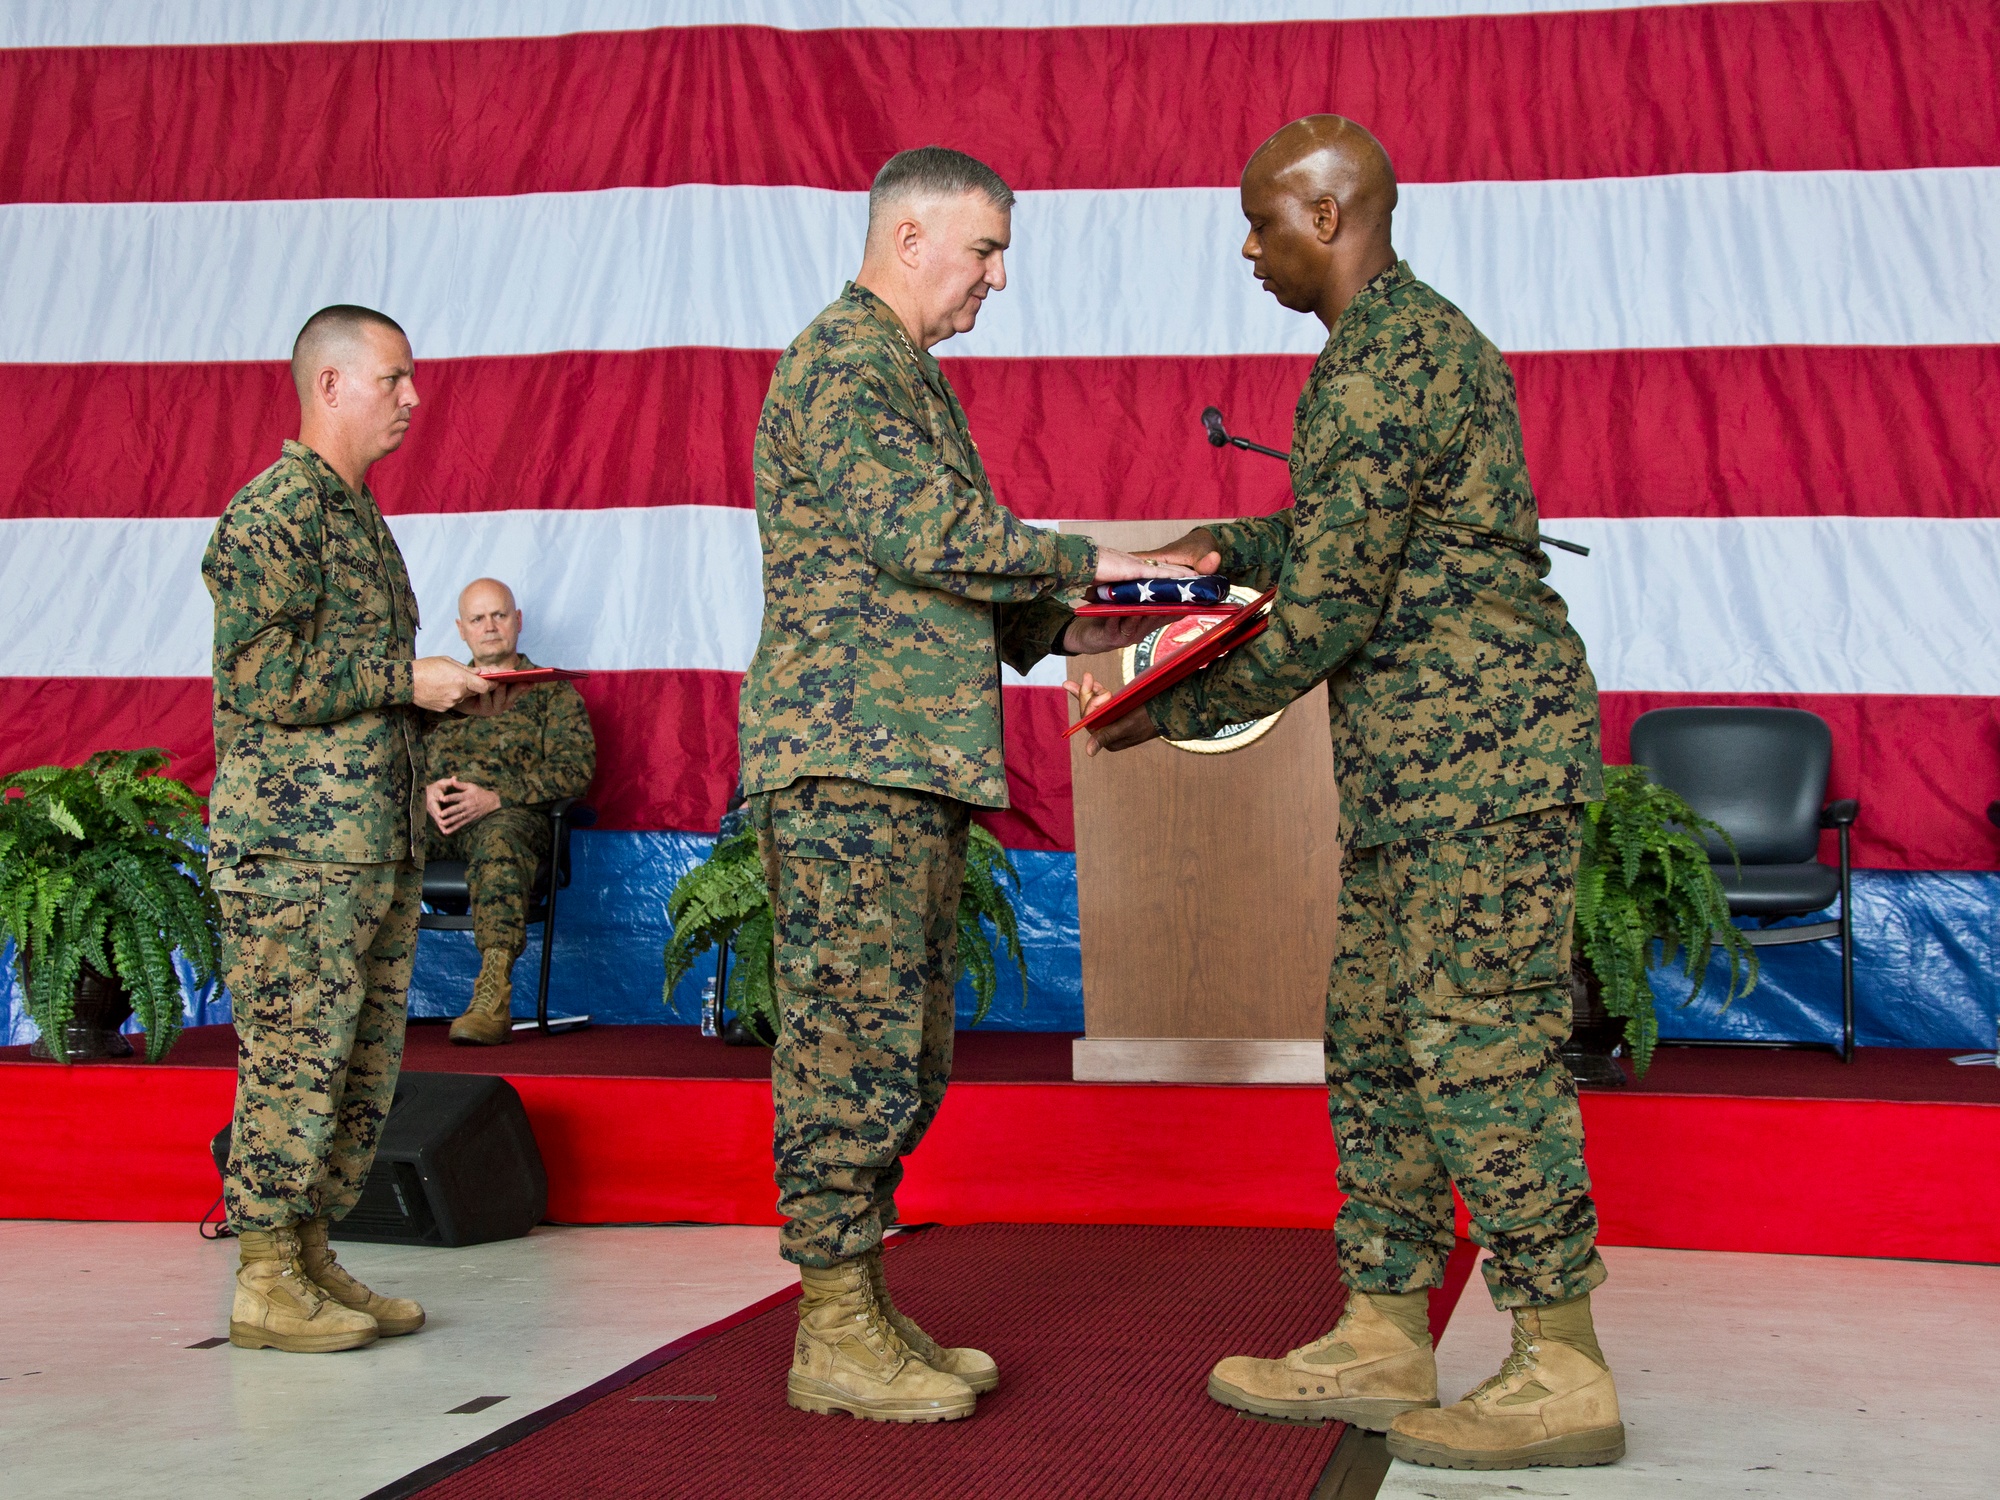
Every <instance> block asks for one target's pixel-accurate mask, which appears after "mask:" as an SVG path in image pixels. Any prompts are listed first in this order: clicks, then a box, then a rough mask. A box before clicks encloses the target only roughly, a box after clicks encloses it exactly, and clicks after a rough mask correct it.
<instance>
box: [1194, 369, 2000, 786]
mask: <svg viewBox="0 0 2000 1500" xmlns="http://www.w3.org/2000/svg"><path fill="white" fill-rule="evenodd" d="M1201 426H1202V431H1204V432H1206V433H1207V434H1208V445H1209V447H1211V448H1242V449H1244V450H1245V451H1247V452H1250V453H1268V454H1270V455H1271V457H1273V458H1282V459H1284V460H1285V461H1286V462H1287V463H1289V462H1290V461H1291V457H1292V455H1291V454H1289V453H1281V452H1280V451H1279V450H1278V449H1276V448H1266V447H1265V446H1264V445H1263V444H1262V443H1253V442H1251V441H1250V439H1248V438H1246V437H1233V436H1231V435H1230V432H1229V429H1228V428H1227V427H1225V426H1223V425H1222V409H1221V408H1220V407H1216V406H1204V407H1203V408H1202V409H1201ZM1535 540H1536V541H1537V542H1538V543H1540V544H1541V545H1542V546H1544V547H1560V548H1562V550H1563V551H1565V552H1574V553H1575V554H1576V555H1577V556H1578V557H1588V556H1590V549H1589V548H1588V547H1585V546H1582V545H1580V544H1579V543H1576V542H1566V541H1564V540H1563V539H1562V538H1561V537H1554V536H1541V537H1537V538H1536V539H1535ZM1507 545H1510V546H1511V545H1513V544H1512V543H1509V544H1507ZM1993 805H1994V807H1996V808H2000V802H1996V803H1994V804H1993ZM1994 822H1996V823H2000V818H1995V819H1994Z"/></svg>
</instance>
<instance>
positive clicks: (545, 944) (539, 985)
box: [535, 892, 556, 1036]
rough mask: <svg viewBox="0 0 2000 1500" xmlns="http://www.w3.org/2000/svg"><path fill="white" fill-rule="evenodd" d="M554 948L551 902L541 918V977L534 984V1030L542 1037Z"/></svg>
mask: <svg viewBox="0 0 2000 1500" xmlns="http://www.w3.org/2000/svg"><path fill="white" fill-rule="evenodd" d="M553 894H554V893H553V892H551V895H553ZM555 946H556V907H555V902H554V901H553V900H551V901H550V902H549V912H548V915H547V916H545V917H543V918H542V975H541V978H540V979H539V980H538V981H537V982H536V984H535V1029H536V1030H537V1031H539V1032H541V1034H542V1035H543V1036H547V1035H548V1034H549V959H550V957H551V956H552V955H553V953H554V950H555Z"/></svg>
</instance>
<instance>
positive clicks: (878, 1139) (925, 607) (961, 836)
mask: <svg viewBox="0 0 2000 1500" xmlns="http://www.w3.org/2000/svg"><path fill="white" fill-rule="evenodd" d="M1012 203H1013V194H1012V193H1011V192H1010V191H1009V190H1008V188H1007V185H1006V184H1005V183H1003V182H1002V181H1001V180H1000V178H999V177H998V176H996V175H995V174H994V173H993V172H992V171H991V170H990V169H988V168H986V167H984V166H982V165H981V164H980V163H978V162H977V161H974V160H973V159H972V158H971V157H968V156H964V155H961V154H960V153H958V152H955V151H946V150H942V149H940V148H935V147H928V148H924V149H922V150H918V151H906V152H903V153H902V154H900V155H898V156H896V157H893V158H892V159H891V160H890V161H889V163H888V164H887V165H886V166H884V167H883V169H882V171H881V173H880V175H878V176H877V177H876V179H875V183H874V187H873V188H872V190H871V191H870V193H869V220H868V243H867V249H866V251H865V253H864V256H863V261H862V266H861V271H860V273H859V275H858V276H856V278H855V280H854V281H853V282H850V283H849V284H848V286H847V288H846V290H844V291H843V292H842V293H841V295H840V297H839V298H838V300H836V301H835V302H834V303H833V304H832V305H831V306H830V307H828V308H827V309H826V310H825V311H824V312H822V313H821V314H820V315H819V316H818V317H817V318H815V319H814V320H813V321H812V323H811V324H810V325H809V326H808V327H807V328H806V330H805V331H804V332H803V333H801V334H800V335H799V336H798V338H797V339H795V340H793V342H792V345H791V347H790V348H788V349H787V350H785V352H784V354H783V355H782V356H780V358H779V360H778V368H777V371H776V373H775V374H774V375H773V376H772V379H771V388H770V393H769V395H768V396H767V397H766V398H765V402H764V410H763V415H762V417H761V418H760V420H759V422H758V426H757V446H756V476H757V527H758V534H759V536H760V538H761V540H762V542H763V553H764V625H763V634H762V637H761V638H760V640H759V642H758V645H757V654H756V657H755V659H754V660H753V661H752V662H751V665H750V672H749V675H748V677H747V678H746V679H745V681H744V684H743V697H742V763H743V788H744V791H745V792H746V793H748V794H749V797H750V810H751V819H752V822H753V824H754V826H755V827H756V829H757V833H758V842H759V847H760V849H761V852H762V855H763V860H764V870H765V875H766V877H767V879H768V881H769V885H770V893H771V908H772V912H773V915H774V917H775V919H776V925H777V932H776V987H777V999H778V1005H779V1009H780V1013H781V1016H782V1025H781V1027H780V1032H779V1036H778V1041H777V1046H776V1048H775V1051H774V1054H773V1057H772V1065H771V1078H772V1093H773V1097H774V1102H775V1105H776V1110H777V1129H776V1135H775V1139H774V1154H775V1156H776V1164H777V1179H778V1204H779V1208H780V1210H781V1211H782V1212H783V1213H784V1215H785V1218H786V1224H785V1229H784V1234H783V1238H782V1241H781V1244H782V1248H783V1252H784V1254H785V1257H786V1258H787V1259H789V1260H791V1261H793V1262H795V1263H796V1264H797V1265H798V1266H799V1267H800V1277H801V1280H802V1281H803V1283H804V1292H803V1296H802V1297H801V1299H800V1303H799V1332H798V1338H797V1341H796V1345H795V1348H794V1360H793V1364H792V1369H791V1373H790V1376H789V1378H788V1384H787V1390H788V1395H789V1399H790V1401H791V1403H792V1405H794V1406H796V1407H800V1408H803V1409H805V1410H808V1411H818V1412H832V1411H846V1412H850V1413H852V1414H854V1415H856V1416H861V1417H868V1418H871V1419H876V1420H893V1421H938V1420H949V1419H951V1418H954V1417H962V1416H965V1415H967V1414H968V1413H970V1412H971V1410H972V1407H973V1397H974V1394H975V1392H977V1391H982V1390H990V1389H992V1388H993V1386H994V1385H995V1384H996V1383H997V1382H998V1380H999V1372H998V1371H997V1370H996V1369H995V1367H994V1364H993V1361H992V1360H991V1359H990V1358H988V1357H987V1356H986V1355H985V1354H982V1353H980V1352H979V1351H978V1350H975V1349H947V1348H941V1347H939V1346H938V1345H937V1344H936V1343H934V1342H933V1341H932V1340H931V1339H930V1338H928V1337H927V1336H926V1335H925V1334H924V1333H923V1331H922V1330H921V1329H919V1328H918V1327H917V1326H916V1324H914V1323H912V1322H911V1321H910V1320H909V1319H908V1318H906V1317H904V1316H903V1315H902V1314H900V1313H899V1312H897V1311H896V1309H895V1307H894V1305H893V1304H892V1303H891V1302H890V1300H889V1295H888V1291H887V1288H886V1287H885V1286H884V1284H883V1281H882V1267H881V1257H880V1249H881V1243H882V1233H883V1231H884V1230H885V1229H886V1228H887V1227H889V1226H890V1225H891V1224H893V1223H894V1222H895V1216H896V1205H895V1192H896V1184H897V1183H898V1181H900V1179H901V1177H902V1171H903V1168H902V1158H903V1157H904V1156H905V1155H907V1154H908V1153H909V1152H910V1151H912V1150H914V1149H915V1148H916V1145H917V1143H918V1141H919V1140H921V1139H922V1138H923V1134H924V1130H925V1128H926V1127H927V1126H928V1125H929V1124H930V1122H931V1119H932V1118H933V1116H935V1115H936V1113H937V1109H938V1105H939V1103H940V1102H941V1101H942V1100H943V1098H944V1090H945V1082H946V1079H947V1078H948V1077H949V1075H950V1072H951V1044H952V1010H953V1006H952V992H953V986H954V982H955V979H956V967H957V964H956V938H955V931H956V921H957V909H958V895H959V887H960V884H961V881H962V878H963V870H964V864H965V850H966V841H967V838H968V827H969V824H970V821H971V815H972V810H973V809H974V808H976V807H991V808H997V807H1005V806H1006V805H1007V778H1006V773H1005V770H1004V769H1003V767H1002V764H1001V724H1000V663H1001V662H1002V661H1005V662H1007V663H1008V664H1010V665H1011V666H1013V667H1015V668H1016V669H1017V670H1023V671H1025V670H1026V669H1027V668H1028V667H1029V666H1031V665H1032V664H1033V663H1034V662H1036V661H1037V660H1039V659H1040V658H1041V657H1043V656H1044V655H1047V654H1048V653H1049V652H1051V651H1071V652H1075V651H1098V650H1109V649H1113V648H1114V647H1116V646H1119V645H1122V644H1125V643H1126V642H1128V641H1130V640H1131V639H1133V638H1135V636H1136V635H1137V634H1139V633H1140V631H1139V629H1138V628H1137V626H1136V625H1134V624H1130V623H1128V622H1116V623H1115V625H1107V624H1106V623H1105V622H1102V621H1079V620H1075V619H1074V617H1073V616H1072V614H1071V613H1070V610H1069V609H1068V607H1067V606H1066V605H1064V604H1063V603H1062V602H1061V600H1060V598H1059V597H1058V596H1059V595H1062V594H1064V593H1068V592H1073V591H1075V590H1077V589H1080V588H1081V587H1082V586H1084V585H1085V584H1088V583H1089V582H1091V581H1092V580H1093V579H1097V578H1105V579H1113V578H1137V577H1158V576H1172V575H1175V574H1185V573H1186V572H1187V571H1188V570H1187V569H1185V568H1175V567H1171V566H1161V565H1147V564H1142V563H1140V562H1139V561H1138V560H1137V559H1135V558H1133V557H1131V556H1129V555H1128V554H1125V553H1121V552H1115V551H1112V550H1110V549H1103V550H1100V549H1099V548H1098V546H1097V544H1096V543H1094V542H1092V541H1090V540H1088V539H1086V538H1084V537H1080V536H1059V535H1057V534H1055V533H1053V532H1048V531H1042V530H1037V529H1036V528H1034V527H1030V526H1026V525H1023V524H1022V523H1021V522H1019V521H1017V520H1016V519H1015V518H1014V517H1013V516H1012V515H1011V514H1009V513H1008V512H1007V511H1006V510H1005V509H1004V508H1002V507H1001V506H1000V505H999V504H998V503H997V502H996V501H995V500H994V498H993V491H992V487H991V486H990V485H989V484H988V482H987V478H986V470H985V467H984V466H983V465H982V464H981V463H980V460H979V453H978V451H977V450H976V449H975V448H974V447H973V444H972V438H971V435H970V433H969V432H968V431H967V429H966V421H965V412H964V410H963V409H962V408H961V407H960V406H959V403H958V398H957V397H956V396H955V395H954V394H953V393H952V389H951V386H950V385H949V384H948V383H947V382H946V380H945V378H944V375H943V373H942V372H941V371H940V370H939V369H938V365H937V361H936V360H934V359H933V358H931V356H930V354H929V352H928V351H929V350H930V349H931V348H932V346H934V345H936V344H938V343H939V342H941V341H943V340H944V339H947V338H950V337H951V336H952V335H953V334H954V333H962V332H964V331H965V330H967V329H969V328H971V327H972V325H973V320H974V319H975V318H976V317H977V316H978V312H979V306H980V303H981V301H982V300H983V299H984V298H985V296H986V294H987V292H988V291H989V290H998V289H999V288H1001V287H1002V286H1004V285H1005V284H1006V274H1005V270H1004V267H1003V261H1002V253H1003V252H1004V251H1005V249H1006V247H1007V243H1008V233H1009V225H1010V218H1011V215H1010V208H1011V206H1012Z"/></svg>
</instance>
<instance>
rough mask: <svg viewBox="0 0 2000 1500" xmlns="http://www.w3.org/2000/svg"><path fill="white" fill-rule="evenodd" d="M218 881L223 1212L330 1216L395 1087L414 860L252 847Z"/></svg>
mask: <svg viewBox="0 0 2000 1500" xmlns="http://www.w3.org/2000/svg"><path fill="white" fill-rule="evenodd" d="M215 885H216V890H217V892H218V894H219V895H220V898H221V903H222V956H223V964H224V974H225V977H226V978H227V980H228V982H229V994H230V1001H231V1012H230V1013H231V1015H232V1017H233V1018H234V1020H235V1022H236V1118H235V1121H234V1123H233V1125H232V1126H231V1129H230V1150H229V1170H228V1171H227V1172H226V1173H224V1174H223V1188H224V1196H225V1197H226V1198H227V1200H228V1205H229V1222H230V1224H231V1225H232V1226H233V1227H234V1228H236V1229H238V1230H243V1229H276V1228H279V1227H281V1226H283V1225H286V1224H295V1223H298V1222H300V1221H302V1220H305V1219H310V1218H313V1217H315V1216H316V1215H318V1214H327V1215H329V1216H330V1217H332V1218H336V1219H338V1218H340V1217H342V1216H344V1215H345V1214H346V1213H347V1211H348V1210H349V1209H350V1208H352V1207H353V1206H354V1202H355V1200H356V1199H357V1198H358V1197H360V1196H361V1184H362V1183H363V1181H365V1180H366V1178H367V1176H368V1169H369V1168H370V1167H371V1166H373V1165H374V1163H375V1143H376V1140H377V1138H378V1137H379V1136H380V1135H381V1131H382V1121H383V1120H384V1119H385V1118H387V1116H388V1113H389V1105H390V1103H391V1101H392V1100H393V1099H394V1097H395V1092H396V1074H397V1071H398V1070H399V1069H400V1068H401V1066H402V1061H403V1020H404V1005H405V1003H406V1001H407V999H408V995H409V988H410V964H411V960H412V959H413V957H414V956H415V953H416V941H417V912H418V898H419V893H420V891H421V890H422V887H423V869H422V866H420V865H418V864H417V863H416V862H415V861H414V860H403V861H401V862H399V863H396V864H380V865H343V864H320V863H315V862H312V861H306V860H289V859H273V858H269V857H267V856H262V855H252V856H250V857H248V858H246V859H244V860H243V862H242V863H241V864H238V865H236V866H234V867H233V868H228V869H223V870H218V871H217V872H216V874H215Z"/></svg>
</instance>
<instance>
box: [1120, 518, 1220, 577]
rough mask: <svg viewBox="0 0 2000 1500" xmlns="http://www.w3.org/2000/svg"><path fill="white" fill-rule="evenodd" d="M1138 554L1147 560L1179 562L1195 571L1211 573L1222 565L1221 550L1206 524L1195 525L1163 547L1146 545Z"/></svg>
mask: <svg viewBox="0 0 2000 1500" xmlns="http://www.w3.org/2000/svg"><path fill="white" fill-rule="evenodd" d="M1138 556H1139V557H1140V558H1141V559H1142V560H1144V561H1147V562H1163V563H1179V564H1181V565H1182V566H1183V567H1188V568H1193V569H1194V570H1195V572H1197V573H1213V572H1214V571H1215V570H1216V569H1217V568H1219V567H1221V566H1222V552H1221V550H1220V549H1219V548H1217V546H1216V545H1215V538H1214V536H1212V535H1211V534H1210V533H1209V530H1208V528H1207V527H1206V526H1197V527H1196V528H1195V529H1194V530H1193V531H1190V532H1189V533H1188V534H1187V535H1186V536H1184V537H1182V538H1181V539H1180V540H1179V541H1177V542H1169V543H1167V545H1166V546H1164V547H1148V548H1146V549H1145V550H1144V551H1143V552H1140V553H1139V554H1138Z"/></svg>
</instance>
